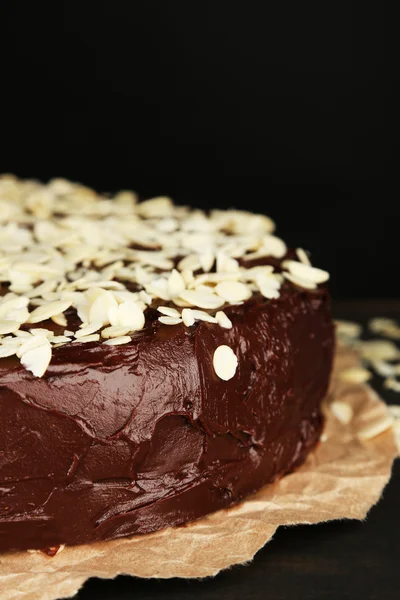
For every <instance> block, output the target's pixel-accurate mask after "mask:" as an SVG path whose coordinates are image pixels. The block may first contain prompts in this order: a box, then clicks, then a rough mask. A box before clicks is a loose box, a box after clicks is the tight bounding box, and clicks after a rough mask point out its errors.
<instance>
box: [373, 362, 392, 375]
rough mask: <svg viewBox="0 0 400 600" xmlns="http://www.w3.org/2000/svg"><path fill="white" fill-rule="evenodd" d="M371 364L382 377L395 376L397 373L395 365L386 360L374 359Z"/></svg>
mask: <svg viewBox="0 0 400 600" xmlns="http://www.w3.org/2000/svg"><path fill="white" fill-rule="evenodd" d="M371 366H372V368H373V369H374V370H375V371H376V373H378V375H380V376H381V377H393V375H395V374H396V370H395V367H394V365H391V364H390V363H388V362H386V361H384V360H374V361H372V362H371Z"/></svg>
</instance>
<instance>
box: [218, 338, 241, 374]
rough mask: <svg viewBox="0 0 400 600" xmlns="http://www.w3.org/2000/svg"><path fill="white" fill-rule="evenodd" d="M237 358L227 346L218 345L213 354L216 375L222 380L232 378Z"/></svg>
mask: <svg viewBox="0 0 400 600" xmlns="http://www.w3.org/2000/svg"><path fill="white" fill-rule="evenodd" d="M237 365H238V359H237V357H236V354H235V353H234V352H233V350H232V348H230V347H229V346H225V345H222V346H218V348H217V349H216V350H215V352H214V356H213V366H214V371H215V373H216V375H217V376H218V377H219V378H220V379H223V380H224V381H229V379H232V377H234V375H235V373H236V369H237Z"/></svg>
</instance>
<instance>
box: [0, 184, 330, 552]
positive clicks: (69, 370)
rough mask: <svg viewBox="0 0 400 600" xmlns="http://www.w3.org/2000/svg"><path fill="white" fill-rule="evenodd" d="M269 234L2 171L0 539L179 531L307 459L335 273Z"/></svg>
mask: <svg viewBox="0 0 400 600" xmlns="http://www.w3.org/2000/svg"><path fill="white" fill-rule="evenodd" d="M273 231H274V224H273V222H272V221H271V219H269V218H268V217H266V216H263V215H253V214H250V213H247V212H245V211H236V210H230V211H211V212H210V213H209V214H208V213H207V214H206V213H204V212H203V211H200V210H193V209H189V208H188V207H185V206H176V205H174V204H173V203H172V202H171V200H169V199H168V198H155V199H152V200H148V201H144V202H138V201H137V198H136V196H135V195H134V194H133V193H131V192H120V193H119V194H117V195H116V196H114V197H106V196H98V195H96V194H95V192H93V191H92V190H89V189H88V188H85V187H83V186H80V185H77V184H72V183H70V182H67V181H65V180H61V179H56V180H53V181H51V182H50V183H49V184H47V185H42V184H40V183H38V182H35V181H19V180H17V179H16V178H14V177H12V176H4V177H3V178H1V179H0V294H1V296H0V551H2V552H5V551H9V550H16V549H43V548H48V547H53V546H57V545H60V544H83V543H88V542H95V541H98V540H108V539H113V538H117V537H121V536H130V535H133V534H146V533H150V532H153V531H157V530H159V529H162V528H165V527H170V526H178V525H183V524H186V523H189V522H190V521H193V520H195V519H198V518H200V517H202V516H204V515H207V514H209V513H211V512H213V511H216V510H217V509H221V508H224V507H228V506H230V505H232V504H234V503H235V502H238V501H239V500H240V499H242V498H244V497H246V496H247V495H249V494H251V493H252V492H254V491H256V490H258V489H259V488H260V487H262V486H264V485H265V484H267V483H270V482H273V481H276V480H277V479H278V478H280V477H282V476H283V475H284V474H285V473H288V472H290V471H292V470H293V469H294V468H296V467H297V466H299V465H300V464H301V463H302V462H303V461H304V460H305V458H306V457H307V455H308V453H309V452H310V450H312V448H313V447H314V446H315V445H316V444H317V442H318V440H319V437H320V434H321V430H322V427H323V418H322V415H321V410H320V407H321V401H322V399H323V397H324V395H325V393H326V391H327V387H328V383H329V376H330V372H331V365H332V353H333V326H332V320H331V315H330V307H329V296H328V292H327V289H326V283H325V282H326V281H327V279H328V277H329V276H328V274H327V273H326V272H325V271H322V270H321V269H317V268H315V267H312V266H311V265H310V262H309V258H308V255H307V254H306V253H305V252H304V250H301V249H297V250H289V249H287V247H286V245H285V243H284V242H283V241H282V240H281V239H279V238H278V237H276V236H274V235H273Z"/></svg>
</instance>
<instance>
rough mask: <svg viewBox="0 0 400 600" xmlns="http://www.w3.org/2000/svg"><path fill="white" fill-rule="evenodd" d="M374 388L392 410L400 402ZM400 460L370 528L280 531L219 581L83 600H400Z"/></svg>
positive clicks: (165, 583)
mask: <svg viewBox="0 0 400 600" xmlns="http://www.w3.org/2000/svg"><path fill="white" fill-rule="evenodd" d="M334 312H335V316H336V317H337V318H348V319H354V320H358V321H361V322H362V321H366V320H367V319H368V318H370V317H371V316H392V317H397V318H399V319H400V301H351V302H341V303H336V305H335V307H334ZM373 384H374V385H375V386H376V387H377V389H378V391H379V393H380V394H381V395H382V396H383V397H384V398H385V399H386V400H387V401H388V402H390V403H392V404H394V403H398V404H400V395H399V394H397V395H396V394H394V393H392V392H390V393H387V391H386V392H385V391H384V390H383V389H382V387H381V385H380V382H379V381H378V380H376V381H375V380H374V382H373ZM399 523H400V460H398V461H397V462H396V463H395V466H394V472H393V476H392V479H391V481H390V483H389V485H388V486H387V488H386V489H385V492H384V495H383V498H382V499H381V501H380V502H379V504H378V505H377V506H375V507H374V508H373V509H372V510H371V512H370V514H369V515H368V517H367V520H366V521H365V522H364V523H360V522H357V521H342V522H332V523H327V524H323V525H313V526H297V527H287V528H280V529H279V530H278V531H277V533H276V535H275V538H274V539H273V540H272V541H271V542H270V543H269V544H267V545H266V546H265V547H264V548H263V549H262V550H260V551H259V552H258V554H257V555H256V556H255V558H254V560H253V562H252V563H251V564H250V565H248V566H238V567H234V568H232V569H230V570H228V571H225V572H223V573H220V574H219V575H217V577H215V578H213V579H206V580H202V581H187V580H182V579H170V580H143V579H135V578H132V577H118V578H117V579H115V580H114V581H103V580H98V579H92V580H89V581H88V582H87V583H86V585H85V586H84V588H83V589H82V590H81V592H80V593H79V594H78V596H77V600H94V599H96V600H128V598H129V599H133V598H135V599H140V600H161V599H163V600H164V599H171V600H192V599H194V600H196V599H198V600H247V599H249V600H250V599H251V600H292V599H293V600H314V599H315V600H346V599H349V600H399V599H400V535H399V534H400V526H399Z"/></svg>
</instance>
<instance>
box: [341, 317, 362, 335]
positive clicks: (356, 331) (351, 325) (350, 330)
mask: <svg viewBox="0 0 400 600" xmlns="http://www.w3.org/2000/svg"><path fill="white" fill-rule="evenodd" d="M335 325H336V333H337V334H338V336H339V337H340V338H352V339H356V338H359V337H360V335H361V333H362V326H361V325H360V324H359V323H355V322H354V321H342V320H336V321H335Z"/></svg>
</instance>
